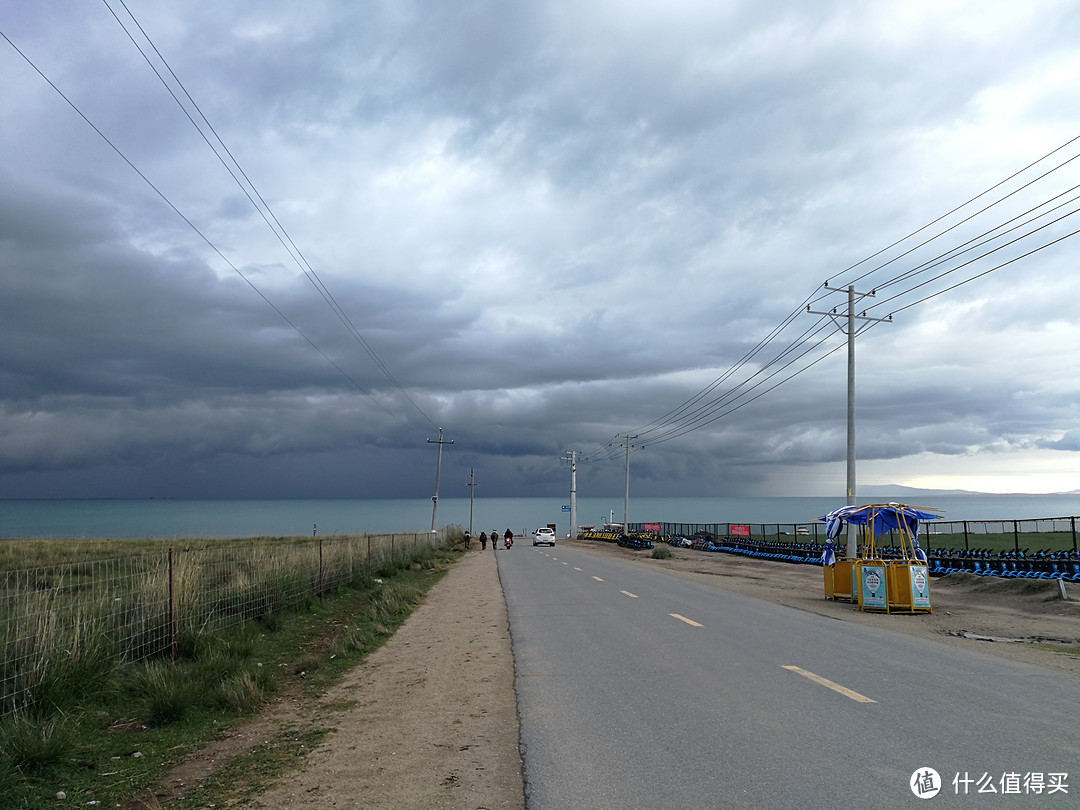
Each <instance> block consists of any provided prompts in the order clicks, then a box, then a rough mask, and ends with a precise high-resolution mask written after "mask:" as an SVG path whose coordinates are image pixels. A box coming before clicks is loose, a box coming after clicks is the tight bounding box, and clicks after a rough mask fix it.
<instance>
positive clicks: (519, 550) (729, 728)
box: [498, 538, 1080, 810]
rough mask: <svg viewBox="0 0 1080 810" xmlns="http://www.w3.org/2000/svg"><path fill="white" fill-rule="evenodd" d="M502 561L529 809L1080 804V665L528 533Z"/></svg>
mask: <svg viewBox="0 0 1080 810" xmlns="http://www.w3.org/2000/svg"><path fill="white" fill-rule="evenodd" d="M498 560H499V573H500V577H501V579H502V583H503V589H504V591H505V594H506V603H507V609H508V612H509V618H510V632H511V636H512V640H513V649H514V658H515V667H516V686H517V692H518V706H519V712H520V715H521V748H522V754H523V757H524V767H525V779H526V801H527V807H528V808H529V810H566V809H567V808H573V810H630V809H631V808H641V809H642V810H659V809H663V808H672V810H693V809H694V808H759V809H760V808H853V809H857V810H863V809H864V808H903V807H928V808H934V807H966V808H972V810H975V808H984V807H1008V808H1016V810H1020V808H1029V807H1037V808H1041V807H1048V808H1076V807H1080V684H1078V683H1077V681H1076V680H1075V679H1074V678H1072V677H1070V676H1067V675H1063V674H1059V673H1057V672H1052V671H1048V670H1044V669H1040V668H1036V667H1031V666H1027V665H1022V664H1018V663H1014V662H1011V661H1007V660H1002V659H999V658H997V657H993V656H989V655H984V654H980V653H975V652H971V651H968V650H965V649H961V648H958V647H955V646H952V645H947V644H943V643H938V642H932V641H926V640H923V639H918V638H913V637H910V636H905V635H901V634H898V633H893V632H891V631H880V630H875V629H872V628H868V627H864V626H860V625H853V624H850V623H847V622H840V621H836V620H834V619H830V618H828V617H824V616H819V615H815V614H808V613H804V612H801V611H797V610H794V609H792V608H787V607H783V606H779V605H774V604H772V603H770V602H766V601H762V600H758V599H754V598H752V597H747V596H742V595H739V594H734V593H731V592H727V591H724V590H722V589H720V588H716V587H710V586H707V585H702V584H699V583H696V582H690V581H687V580H684V579H681V578H679V577H676V576H673V575H670V574H667V573H664V572H662V571H659V570H657V571H650V570H647V569H642V568H641V567H639V566H634V565H629V564H627V563H623V562H620V561H617V560H611V559H607V558H604V557H598V556H594V555H590V554H587V553H584V552H580V551H574V550H571V549H568V548H565V547H556V548H547V547H542V548H533V547H532V546H530V545H529V538H525V539H524V540H519V541H518V543H517V544H516V545H515V546H514V548H513V549H510V550H509V551H506V552H503V551H501V550H500V553H499V555H498ZM769 565H770V563H767V562H763V563H762V572H763V574H765V575H767V573H768V570H769ZM895 618H896V621H898V622H903V621H917V620H918V618H917V617H906V616H896V617H895ZM927 768H932V769H934V770H936V772H937V773H938V775H939V777H940V778H939V779H938V780H936V781H935V780H932V779H929V780H928V779H926V778H923V779H921V780H919V783H918V784H919V785H920V786H921V787H922V792H923V794H924V795H926V794H927V791H926V789H925V785H926V783H927V782H928V781H933V782H934V784H935V785H936V786H937V787H939V788H940V792H939V793H938V794H937V795H936V796H934V797H933V798H922V797H920V796H917V795H916V794H915V792H914V791H913V790H912V788H911V787H910V785H909V783H910V781H911V779H912V776H913V774H915V773H916V772H918V773H919V774H925V771H926V769H927ZM1013 774H1015V777H1014V776H1012V775H1013ZM1054 774H1067V776H1064V777H1062V776H1055V775H1054ZM965 777H966V779H968V780H970V781H969V782H967V783H966V784H965V782H964V780H965ZM1040 777H1041V784H1042V792H1041V793H1036V792H1035V791H1036V790H1037V789H1038V786H1039V784H1040ZM954 779H956V780H957V781H956V783H955V785H954ZM1072 782H1075V784H1072ZM1055 784H1065V785H1068V787H1067V789H1065V790H1062V789H1056V790H1055V789H1054V785H1055ZM991 788H993V789H994V790H995V791H996V792H995V793H990V792H988V791H989V790H990V789H991ZM965 790H966V795H965Z"/></svg>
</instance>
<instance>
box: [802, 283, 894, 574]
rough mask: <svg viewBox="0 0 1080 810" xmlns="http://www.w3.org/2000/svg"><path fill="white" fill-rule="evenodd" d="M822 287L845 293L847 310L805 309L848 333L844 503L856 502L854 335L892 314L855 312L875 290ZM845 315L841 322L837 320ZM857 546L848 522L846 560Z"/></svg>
mask: <svg viewBox="0 0 1080 810" xmlns="http://www.w3.org/2000/svg"><path fill="white" fill-rule="evenodd" d="M825 289H826V290H828V291H829V292H847V313H846V314H845V313H840V312H837V311H836V308H835V307H833V309H832V310H831V311H830V312H817V311H815V310H812V309H810V306H809V305H807V307H806V311H807V312H809V313H811V314H813V315H827V316H828V317H830V318H831V319H832V321H833V323H835V324H836V326H837V328H838V329H839V330H840V331H841V332H843V333H844V334H846V335H847V351H848V355H847V377H848V379H847V505H848V506H854V505H855V493H856V484H855V336H856V335H859V334H862V333H863V332H864V331H866V330H867V329H868V328H869V327H870V325H871V324H873V323H892V315H890V316H889V317H887V318H871V317H870V316H869V315H867V314H866V313H865V312H863V313H861V314H859V315H856V314H855V298H856V296H858V297H859V299H862V298H867V297H870V298H872V297H874V296H875V295H877V291H876V290H871V291H870V292H868V293H857V292H855V288H854V287H852V286H851V285H848V286H847V288H846V289H845V288H841V287H830V286H829V282H827V281H826V282H825ZM841 318H844V321H841V320H840V319H841ZM856 319H858V320H859V321H861V322H862V323H861V324H860V325H859V328H858V329H856V328H855V321H856ZM857 545H858V528H857V527H856V526H854V525H852V524H851V523H848V535H847V558H848V559H849V560H853V559H855V555H856V553H857V552H856V546H857Z"/></svg>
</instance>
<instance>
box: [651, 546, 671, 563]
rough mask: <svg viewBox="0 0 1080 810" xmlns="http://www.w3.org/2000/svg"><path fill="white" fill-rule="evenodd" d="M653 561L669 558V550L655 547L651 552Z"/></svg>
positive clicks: (663, 547) (665, 547) (664, 547)
mask: <svg viewBox="0 0 1080 810" xmlns="http://www.w3.org/2000/svg"><path fill="white" fill-rule="evenodd" d="M651 556H652V558H653V559H654V560H667V559H670V558H671V549H670V548H668V547H667V546H657V547H656V548H654V549H653V550H652V555H651Z"/></svg>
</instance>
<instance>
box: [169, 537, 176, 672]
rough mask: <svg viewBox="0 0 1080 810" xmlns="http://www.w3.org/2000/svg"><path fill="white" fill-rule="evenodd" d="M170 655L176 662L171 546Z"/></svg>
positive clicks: (170, 552) (170, 550)
mask: <svg viewBox="0 0 1080 810" xmlns="http://www.w3.org/2000/svg"><path fill="white" fill-rule="evenodd" d="M169 655H170V657H171V659H172V662H173V663H174V664H175V663H176V607H175V601H174V599H173V550H172V547H170V548H169Z"/></svg>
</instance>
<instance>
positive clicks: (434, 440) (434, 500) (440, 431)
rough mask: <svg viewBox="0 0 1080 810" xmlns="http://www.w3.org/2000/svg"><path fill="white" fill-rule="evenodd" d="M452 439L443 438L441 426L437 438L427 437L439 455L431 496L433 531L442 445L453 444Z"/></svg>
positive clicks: (437, 508) (437, 504) (432, 528)
mask: <svg viewBox="0 0 1080 810" xmlns="http://www.w3.org/2000/svg"><path fill="white" fill-rule="evenodd" d="M453 443H454V440H453V439H450V440H449V441H445V440H443V437H442V428H439V438H438V439H437V440H436V439H428V444H437V445H439V457H438V461H436V462H435V494H434V495H433V496H432V497H431V530H432V531H435V515H436V513H437V512H438V511H439V473H440V472H441V471H442V447H443V445H444V444H453Z"/></svg>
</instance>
